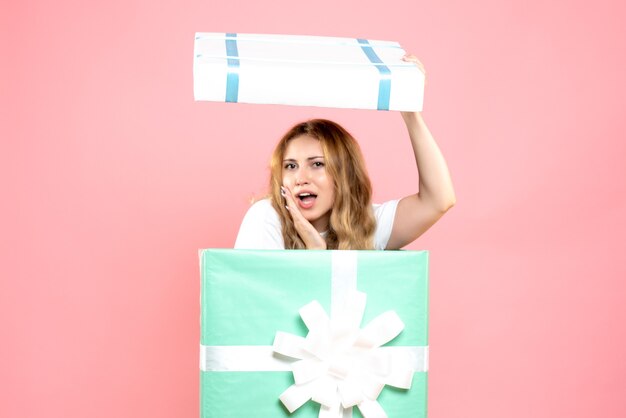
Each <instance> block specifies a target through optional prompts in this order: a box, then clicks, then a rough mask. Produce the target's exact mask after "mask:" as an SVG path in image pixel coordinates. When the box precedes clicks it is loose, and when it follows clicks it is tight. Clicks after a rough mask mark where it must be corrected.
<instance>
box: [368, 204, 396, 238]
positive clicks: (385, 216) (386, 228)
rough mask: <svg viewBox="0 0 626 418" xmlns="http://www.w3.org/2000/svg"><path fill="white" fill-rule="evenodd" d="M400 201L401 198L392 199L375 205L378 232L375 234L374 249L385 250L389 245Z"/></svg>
mask: <svg viewBox="0 0 626 418" xmlns="http://www.w3.org/2000/svg"><path fill="white" fill-rule="evenodd" d="M398 202H399V200H390V201H388V202H385V203H382V204H379V205H376V204H375V205H373V209H374V217H375V218H376V233H375V234H374V249H376V250H384V249H385V248H386V247H387V243H388V242H389V238H390V237H391V230H392V229H393V221H394V219H395V218H396V209H397V208H398Z"/></svg>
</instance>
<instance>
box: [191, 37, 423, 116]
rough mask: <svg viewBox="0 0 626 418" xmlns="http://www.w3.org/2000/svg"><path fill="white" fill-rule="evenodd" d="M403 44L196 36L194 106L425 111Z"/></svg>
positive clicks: (418, 78) (414, 70) (416, 72)
mask: <svg viewBox="0 0 626 418" xmlns="http://www.w3.org/2000/svg"><path fill="white" fill-rule="evenodd" d="M404 54H405V51H404V50H403V49H402V47H401V46H400V45H399V44H398V43H397V42H391V41H376V40H367V39H356V38H337V37H321V36H292V35H254V34H238V33H196V38H195V46H194V65H193V79H194V97H195V99H196V100H208V101H218V102H240V103H259V104H283V105H299V106H320V107H337V108H355V109H377V110H401V111H419V110H421V109H422V103H423V94H424V74H423V73H422V72H421V71H420V70H419V69H418V68H417V66H416V65H415V64H414V63H409V62H405V61H402V60H401V58H402V56H404Z"/></svg>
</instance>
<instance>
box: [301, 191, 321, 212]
mask: <svg viewBox="0 0 626 418" xmlns="http://www.w3.org/2000/svg"><path fill="white" fill-rule="evenodd" d="M297 197H298V204H299V205H300V207H301V208H302V209H310V208H311V207H313V205H314V204H315V199H316V198H317V195H316V194H313V193H300V194H298V195H297Z"/></svg>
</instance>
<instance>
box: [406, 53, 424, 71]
mask: <svg viewBox="0 0 626 418" xmlns="http://www.w3.org/2000/svg"><path fill="white" fill-rule="evenodd" d="M402 61H406V62H413V63H415V64H416V65H417V68H419V69H420V71H421V72H423V73H424V75H426V69H425V68H424V64H422V63H421V62H420V60H418V59H417V57H416V56H415V55H413V54H406V55H404V56H403V57H402Z"/></svg>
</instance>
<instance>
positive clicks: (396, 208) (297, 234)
mask: <svg viewBox="0 0 626 418" xmlns="http://www.w3.org/2000/svg"><path fill="white" fill-rule="evenodd" d="M404 59H405V60H406V61H411V62H415V63H416V64H417V65H418V66H420V68H422V67H421V64H420V63H419V61H417V58H415V57H414V56H412V55H407V56H405V57H404ZM422 70H423V68H422ZM402 118H403V119H404V123H405V124H406V127H407V130H408V133H409V137H410V139H411V145H412V146H413V152H414V154H415V161H416V163H417V170H418V174H419V189H418V190H419V191H418V192H417V193H415V194H412V195H409V196H406V197H404V198H402V199H400V200H392V201H389V202H385V203H383V204H381V205H372V202H371V195H372V187H371V183H370V180H369V177H368V175H367V171H366V169H365V164H364V162H363V157H362V155H361V151H360V149H359V146H358V144H357V142H356V141H355V140H354V138H353V137H352V136H351V135H350V134H349V133H348V132H347V131H346V130H345V129H343V128H342V127H341V126H339V125H338V124H336V123H334V122H331V121H328V120H324V119H314V120H310V121H306V122H302V123H300V124H297V125H296V126H294V127H293V128H291V129H290V130H289V131H288V132H287V133H286V134H285V135H284V136H283V138H282V139H281V140H280V141H279V143H278V145H277V146H276V149H275V150H274V153H273V155H272V160H271V166H270V168H271V175H270V195H269V198H267V199H264V200H260V201H258V202H256V203H255V204H254V205H252V207H251V208H250V209H249V210H248V212H247V213H246V216H245V217H244V219H243V222H242V224H241V227H240V229H239V234H238V236H237V241H236V243H235V248H242V249H243V248H247V249H340V250H369V249H377V250H384V249H387V250H395V249H399V248H402V247H404V246H405V245H407V244H409V243H411V242H413V241H414V240H415V239H416V238H417V237H419V236H420V235H422V234H423V233H424V232H425V231H426V230H427V229H428V228H430V226H432V225H433V224H434V223H435V222H436V221H437V220H438V219H439V218H440V217H441V216H442V215H443V214H444V213H446V211H447V210H448V209H450V208H451V207H452V206H453V205H454V203H455V196H454V189H453V186H452V180H451V178H450V174H449V172H448V168H447V165H446V162H445V160H444V158H443V155H442V154H441V152H440V150H439V148H438V147H437V144H436V143H435V140H434V138H433V136H432V135H431V134H430V132H429V130H428V128H427V126H426V124H425V122H424V120H423V119H422V116H421V114H420V113H418V112H402ZM417 183H418V181H417V180H416V184H417Z"/></svg>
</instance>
